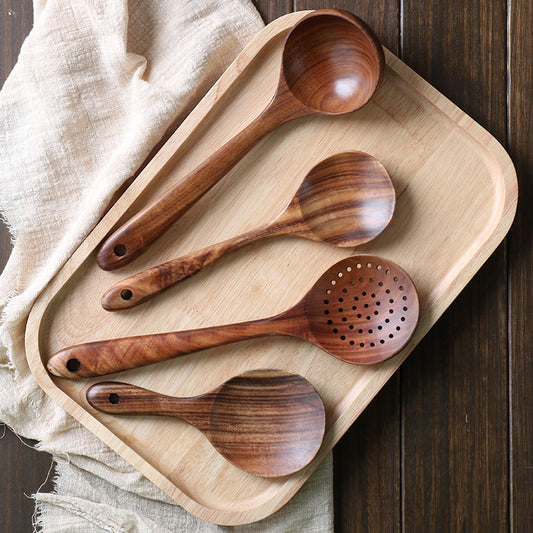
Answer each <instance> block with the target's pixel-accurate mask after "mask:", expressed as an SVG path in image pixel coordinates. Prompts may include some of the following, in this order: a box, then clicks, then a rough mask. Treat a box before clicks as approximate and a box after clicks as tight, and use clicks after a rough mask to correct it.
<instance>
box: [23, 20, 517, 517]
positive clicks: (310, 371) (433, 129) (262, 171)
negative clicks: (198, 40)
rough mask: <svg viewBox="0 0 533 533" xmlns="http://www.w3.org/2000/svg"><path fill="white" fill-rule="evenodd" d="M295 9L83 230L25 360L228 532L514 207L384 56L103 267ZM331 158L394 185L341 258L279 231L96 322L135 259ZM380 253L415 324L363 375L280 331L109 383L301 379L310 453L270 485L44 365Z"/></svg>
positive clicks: (503, 159)
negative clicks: (109, 245) (362, 93)
mask: <svg viewBox="0 0 533 533" xmlns="http://www.w3.org/2000/svg"><path fill="white" fill-rule="evenodd" d="M306 13H307V12H298V13H292V14H290V15H286V16H285V17H282V18H281V19H278V20H276V21H274V22H273V23H272V24H270V25H269V26H267V27H266V28H265V29H264V30H263V31H261V32H260V33H259V34H258V35H257V36H256V37H255V38H254V39H253V41H252V42H251V43H250V44H249V45H248V46H247V48H246V49H245V50H244V51H243V52H242V53H241V55H240V56H239V57H238V58H237V59H236V61H235V62H234V63H233V64H232V65H231V66H230V67H229V69H228V70H227V71H226V73H225V74H224V75H223V76H222V78H221V79H220V80H219V81H218V82H217V83H216V84H215V86H214V87H213V88H212V90H211V91H210V92H209V93H208V94H207V95H206V97H205V98H204V99H203V100H202V102H200V104H199V105H198V106H197V107H196V109H195V110H194V111H193V112H192V113H191V115H190V116H189V117H188V118H187V120H186V121H185V122H184V123H183V124H182V125H181V126H180V128H179V129H178V130H177V132H176V133H175V134H174V135H173V136H172V137H171V139H170V140H169V141H168V142H167V143H166V144H165V145H164V147H163V148H162V149H161V150H160V151H159V152H158V154H157V155H156V156H155V157H154V158H153V159H152V161H151V162H150V163H149V164H148V166H147V167H146V168H145V170H144V171H143V172H142V173H141V174H140V175H139V177H138V178H137V179H136V181H135V182H134V183H133V185H132V186H130V188H129V189H128V190H127V191H126V193H125V194H124V195H123V196H122V197H121V198H120V200H119V201H118V202H117V203H116V204H115V206H114V207H113V208H112V209H111V210H110V211H109V213H108V214H107V215H106V216H105V217H104V218H103V219H102V221H101V222H100V223H99V225H98V226H97V227H96V228H95V229H94V231H93V232H92V233H91V234H90V235H89V236H88V238H87V239H86V240H85V241H84V243H83V244H82V245H81V246H80V248H79V249H78V250H77V251H76V252H75V254H74V255H73V256H72V257H71V259H70V260H69V261H68V262H67V263H66V264H65V266H64V267H63V269H62V270H61V272H60V273H59V274H58V275H57V276H56V278H55V279H54V280H53V282H52V283H51V284H50V285H49V287H48V288H47V289H46V290H45V291H44V293H43V294H42V295H41V297H40V298H39V300H38V301H37V303H36V304H35V306H34V308H33V310H32V312H31V315H30V318H29V321H28V327H27V333H26V346H27V357H28V362H29V364H30V367H31V369H32V372H33V373H34V375H35V377H36V379H37V381H38V382H39V384H40V386H41V387H42V388H43V389H44V390H45V391H46V392H47V393H48V394H49V395H50V396H51V397H52V398H54V400H55V401H56V402H58V403H59V404H60V405H61V406H62V407H63V408H64V409H65V410H66V411H67V412H69V413H70V414H72V415H73V416H74V417H75V418H77V419H78V420H79V421H80V422H81V423H83V424H84V425H85V426H87V427H88V428H89V429H90V430H91V431H92V432H93V433H94V434H95V435H96V436H98V437H99V438H100V439H102V440H103V441H104V442H106V443H107V444H108V445H109V446H111V447H112V448H113V449H115V450H116V451H117V452H118V453H119V454H120V455H122V456H123V457H124V458H125V459H126V460H128V461H129V462H130V463H131V464H133V465H134V466H135V467H136V468H137V469H138V470H140V471H141V472H142V473H143V474H144V475H145V476H146V477H148V478H149V479H151V480H152V481H153V482H154V483H155V484H156V485H158V486H159V487H160V488H161V489H162V490H164V491H165V492H166V493H167V494H169V495H170V496H171V497H172V498H174V499H175V501H176V502H178V503H179V504H180V505H182V506H183V507H184V508H185V509H187V510H188V511H190V512H191V513H193V514H195V515H196V516H198V517H200V518H202V519H204V520H208V521H212V522H216V523H219V524H240V523H247V522H252V521H256V520H259V519H261V518H263V517H265V516H268V515H269V514H271V513H273V512H274V511H275V510H277V509H278V508H279V507H281V506H282V505H283V504H284V503H286V502H287V501H288V499H289V498H290V497H291V496H292V495H293V494H294V493H295V492H296V491H297V490H298V489H299V488H300V486H301V485H302V484H303V483H304V482H305V480H306V479H307V478H308V477H309V475H310V474H311V473H312V471H313V470H314V469H315V468H316V467H317V465H318V464H319V463H320V461H321V460H322V459H324V457H325V456H326V454H327V453H328V452H329V451H330V450H331V448H332V447H333V446H334V444H335V443H336V442H337V441H338V440H339V439H340V437H341V436H342V435H343V434H344V432H345V431H346V430H347V429H348V427H349V426H350V425H351V424H352V423H353V421H354V420H355V419H356V418H357V416H358V415H359V414H360V413H361V412H362V410H363V409H364V408H365V407H366V405H367V404H368V403H369V402H370V400H371V399H372V398H373V396H374V395H375V394H376V393H377V392H378V391H379V390H380V388H381V387H382V386H383V385H384V384H385V383H386V381H387V380H388V379H389V378H390V377H391V376H392V374H393V373H394V372H395V371H396V369H397V368H398V367H399V366H400V364H401V363H402V362H403V361H404V360H405V358H406V357H407V355H408V354H409V353H410V352H411V350H412V349H413V348H414V346H416V344H417V343H418V342H420V340H421V339H422V338H423V336H424V335H425V334H426V333H427V331H428V330H429V328H430V327H431V326H432V325H433V324H434V323H435V321H436V320H437V319H438V317H439V316H440V315H441V314H442V313H443V312H444V310H445V309H446V308H447V307H448V305H449V304H450V303H451V302H452V301H453V299H454V298H455V297H456V296H457V294H458V293H459V292H460V291H461V290H462V288H463V287H464V286H465V285H466V283H467V282H468V281H469V280H470V279H471V278H472V276H473V275H474V274H475V272H476V271H477V270H478V269H479V268H480V266H481V265H482V264H483V262H484V261H485V260H486V259H487V258H488V257H489V255H490V254H491V253H492V251H493V250H494V249H495V248H496V246H497V245H498V244H499V243H500V241H501V240H502V239H503V237H504V235H505V233H506V232H507V230H508V228H509V226H510V224H511V222H512V219H513V216H514V212H515V208H516V195H517V189H516V175H515V172H514V168H513V166H512V163H511V161H510V159H509V157H508V156H507V154H506V153H505V151H504V150H503V148H502V147H501V146H500V145H499V144H498V142H497V141H496V140H495V139H494V138H493V137H492V136H491V135H490V134H489V133H487V132H486V131H485V130H484V129H483V128H481V127H480V126H479V125H478V124H476V123H475V122H474V121H473V120H472V119H471V118H469V117H468V116H467V115H465V114H464V113H463V112H462V111H461V110H460V109H459V108H457V107H456V106H455V105H454V104H452V103H451V102H450V101H449V100H447V99H446V98H445V97H443V96H442V95H441V94H440V93H438V91H436V90H435V89H434V88H433V87H431V86H430V85H429V84H428V83H426V82H425V81H424V80H422V79H421V78H420V77H419V76H418V75H416V74H415V73H414V72H413V71H411V70H410V69H409V68H408V67H407V66H406V65H405V64H404V63H402V62H401V61H400V60H399V59H398V58H396V57H395V56H394V55H392V54H391V53H390V52H388V51H386V60H387V68H386V72H385V76H384V80H383V83H382V86H381V87H380V88H379V89H378V91H377V93H376V95H375V97H374V98H373V99H372V101H371V102H370V103H369V104H367V106H365V107H364V108H363V109H361V110H359V111H356V112H354V113H352V114H349V115H346V116H337V117H331V116H329V117H306V118H302V119H298V120H295V121H293V122H291V123H288V124H286V125H285V126H282V127H281V128H279V129H278V130H276V131H275V132H274V133H272V134H271V135H269V136H268V137H267V138H266V139H264V140H263V141H262V142H261V143H260V144H259V145H258V146H256V147H255V148H254V149H253V150H252V151H251V152H250V153H249V154H248V155H247V156H246V157H245V158H244V159H243V160H242V161H241V162H240V163H239V164H238V165H237V166H236V167H235V168H234V169H233V170H232V171H231V172H230V173H229V174H228V175H227V176H226V177H225V178H224V179H223V180H222V181H221V182H220V183H219V184H218V185H217V186H215V187H214V188H213V189H212V190H211V191H210V192H209V193H208V194H207V195H206V196H205V197H204V198H202V199H201V200H200V201H199V202H198V203H197V204H196V205H195V206H194V207H193V208H192V209H191V210H190V211H189V212H188V213H187V214H186V215H185V216H183V217H182V218H181V219H180V220H179V221H177V222H176V223H175V224H174V226H173V227H172V228H171V230H170V231H169V232H167V234H166V235H165V236H164V237H162V238H161V239H159V241H157V242H156V243H155V244H154V245H153V246H151V247H150V248H149V249H148V250H147V251H146V252H145V253H144V254H143V256H141V257H140V258H139V259H137V260H136V261H134V262H133V263H131V264H130V265H128V266H126V267H123V268H121V269H118V270H116V271H111V272H104V271H102V270H100V269H99V268H98V267H97V265H96V262H95V255H96V251H97V248H98V245H99V243H100V242H101V241H102V239H103V238H104V237H105V236H106V235H107V234H108V233H109V232H110V231H111V230H112V229H113V228H116V227H118V225H120V223H121V222H123V221H124V220H126V219H127V218H128V217H129V216H131V215H132V214H133V213H135V212H136V211H138V210H139V209H140V208H141V207H143V206H144V205H146V203H148V202H149V201H150V200H152V199H153V198H155V197H156V196H157V195H159V194H160V193H161V192H162V191H164V190H165V189H166V188H167V187H168V186H169V185H171V184H172V183H175V182H176V181H177V180H179V178H180V177H181V176H184V175H185V174H186V173H187V172H188V171H189V170H192V169H193V168H194V167H195V166H196V165H197V164H198V163H199V162H200V161H202V160H203V159H204V158H205V157H207V156H208V155H210V154H211V153H213V152H214V150H216V149H217V148H218V147H219V146H221V145H222V144H223V143H224V142H225V141H226V140H228V139H229V138H231V136H232V135H233V134H235V133H237V132H238V131H239V130H240V129H241V128H242V127H243V126H244V125H246V124H247V123H249V122H250V121H251V120H252V119H253V118H254V117H255V116H256V115H257V114H258V113H259V112H260V111H261V110H262V109H263V108H264V107H265V106H266V104H267V103H268V101H269V100H270V98H271V96H272V94H273V93H274V90H275V88H276V85H277V81H278V73H279V63H280V57H281V48H282V43H283V39H284V37H285V35H286V33H287V31H288V30H289V29H290V27H292V25H294V23H295V22H297V21H298V20H299V18H301V17H302V16H304V15H305V14H306ZM346 150H361V151H365V152H368V153H369V154H371V155H373V156H374V157H376V158H377V159H378V160H380V161H381V163H382V164H383V165H384V166H385V167H386V168H387V170H388V171H389V173H390V175H391V177H392V179H393V182H394V185H395V188H396V192H397V197H398V200H397V207H396V212H395V214H394V216H393V219H392V221H391V223H390V225H389V227H388V228H387V229H386V230H385V231H384V232H383V233H382V234H381V235H380V236H379V237H378V238H377V239H375V240H374V241H372V242H371V243H368V244H366V245H364V246H361V247H359V248H358V249H356V250H349V249H341V248H335V247H333V246H330V245H327V244H323V243H317V242H312V241H307V240H304V239H297V238H290V237H281V238H276V239H271V240H269V241H265V242H261V243H257V244H254V245H251V246H248V247H246V248H244V249H242V250H240V251H238V252H236V253H234V254H232V255H230V256H228V257H226V258H225V259H223V260H221V261H219V262H218V263H216V264H215V265H213V266H211V267H209V268H207V269H206V270H205V271H203V272H201V273H199V274H197V275H196V276H193V277H192V278H191V279H189V280H186V281H184V282H182V283H180V284H178V285H176V286H174V287H172V288H170V289H169V290H167V291H165V292H164V293H162V294H161V295H159V296H157V297H156V298H155V299H154V300H152V301H150V302H147V303H145V304H142V305H140V306H139V307H136V308H133V309H130V310H126V311H121V312H116V313H109V312H106V311H104V310H103V309H102V307H101V306H100V297H101V295H102V294H103V292H104V291H105V290H106V289H107V288H109V287H110V286H111V285H113V284H114V283H116V282H117V281H119V280H120V279H122V278H124V277H126V276H129V275H131V274H133V273H136V272H138V271H139V270H142V269H144V268H146V267H149V266H152V265H154V264H158V263H161V262H163V261H166V260H168V259H171V258H174V257H178V256H180V255H183V254H185V253H187V252H189V251H192V250H195V249H198V248H201V247H204V246H206V245H208V244H211V243H213V242H218V241H220V240H223V239H226V238H229V237H231V236H234V235H237V234H238V233H241V232H242V231H244V230H247V229H251V228H253V227H255V226H257V225H259V224H261V223H263V222H265V221H267V220H268V219H270V218H271V217H273V216H275V215H276V214H277V213H278V212H279V211H280V210H281V209H282V208H283V207H284V206H285V204H286V203H287V202H288V200H289V199H290V198H291V197H292V195H293V193H294V192H295V191H296V190H297V188H298V186H299V184H300V181H301V180H302V179H303V177H304V176H305V175H306V173H307V172H308V171H309V170H310V169H311V168H312V167H313V166H314V165H316V164H317V163H318V162H319V161H321V160H322V159H324V158H326V157H328V156H330V155H333V154H334V153H338V152H342V151H346ZM354 252H355V253H365V254H367V253H370V254H376V255H381V256H383V257H386V258H388V259H390V260H392V261H394V262H395V263H397V264H398V265H400V266H401V267H402V268H404V269H405V270H406V271H407V272H408V273H409V275H410V276H411V277H412V279H413V281H414V282H415V284H416V286H417V289H418V291H419V294H420V310H421V315H420V322H419V325H418V328H417V330H416V332H415V335H414V337H413V339H412V340H411V342H410V343H409V344H408V346H407V347H406V348H405V349H404V350H403V351H402V352H401V353H400V354H399V355H397V356H396V357H394V358H392V359H391V360H389V361H386V362H384V363H381V364H377V365H369V366H364V367H363V366H357V365H350V364H347V363H344V362H342V361H339V360H337V359H335V358H333V357H331V356H329V355H327V354H326V353H325V352H323V351H322V350H320V349H318V348H316V347H314V346H312V345H310V344H309V343H306V342H304V341H300V340H297V339H293V338H288V337H287V338H285V337H271V338H264V339H255V340H251V341H245V342H241V343H237V344H233V345H228V346H222V347H218V348H213V349H211V350H206V351H204V352H200V353H197V354H191V355H189V356H186V357H182V358H178V359H176V360H173V361H168V362H165V363H159V364H156V365H151V366H149V367H145V368H140V369H136V370H132V371H127V372H123V373H120V374H115V375H114V376H112V377H113V378H116V379H117V380H122V381H126V382H129V383H133V384H137V385H141V386H143V387H145V388H151V389H154V390H157V391H159V392H162V393H164V394H170V395H176V396H188V395H196V394H201V393H203V392H206V391H208V390H210V389H213V388H215V387H216V386H217V385H219V384H220V383H222V382H223V381H225V380H226V379H228V378H230V377H232V376H234V375H236V374H239V373H241V372H245V371H248V370H253V369H261V368H277V369H282V370H289V371H291V372H296V373H299V374H301V375H303V376H304V377H306V378H307V379H308V380H309V381H310V382H311V383H312V384H313V385H314V386H315V388H316V389H317V390H318V392H319V393H320V395H321V396H322V399H323V401H324V404H325V406H326V410H327V429H326V437H325V440H324V444H323V446H322V448H321V451H320V452H319V454H318V455H317V457H316V458H315V460H313V462H312V463H311V464H310V465H309V466H308V467H306V468H305V469H304V470H302V471H301V472H298V473H296V474H294V475H292V476H287V477H284V478H279V479H262V478H259V477H256V476H253V475H251V474H247V473H245V472H243V471H241V470H239V469H238V468H237V467H235V466H233V465H231V464H230V463H229V462H228V461H226V460H225V459H223V458H222V457H221V456H220V455H218V454H217V452H216V451H214V449H213V448H212V447H211V445H210V444H209V443H208V442H207V440H206V439H205V438H204V437H203V436H202V434H201V433H199V432H198V431H197V430H195V429H194V428H192V427H190V426H188V425H187V424H186V423H185V422H181V421H179V420H176V419H170V418H166V417H133V416H124V417H113V416H110V415H105V414H102V413H99V412H97V411H95V410H94V409H92V408H91V407H90V406H89V405H88V404H87V402H86V400H85V391H86V389H87V388H88V386H89V385H90V384H92V383H94V382H96V381H100V380H101V378H95V379H88V380H81V381H70V380H65V379H59V378H54V377H52V376H50V375H49V374H48V373H47V372H46V369H45V365H46V361H47V360H48V358H49V357H50V356H51V355H52V354H53V353H54V352H56V351H57V350H59V349H61V348H64V347H66V346H69V345H72V344H77V343H81V342H86V341H91V340H100V339H105V338H112V337H118V336H126V335H141V334H145V333H156V332H162V331H174V330H179V329H189V328H196V327H204V326H210V325H215V324H223V323H229V322H235V321H241V320H249V319H254V318H263V317H266V316H270V315H273V314H275V313H278V312H281V311H283V310H285V309H287V308H288V307H290V306H291V305H293V304H294V303H295V302H297V301H298V300H299V299H300V298H301V297H302V296H303V295H304V294H305V293H306V292H307V290H308V289H309V288H310V287H311V285H312V284H313V283H314V281H315V280H316V279H317V278H318V277H319V276H320V274H321V273H322V272H323V271H324V270H326V269H327V268H328V267H329V266H331V265H332V264H334V263H335V262H337V261H338V260H340V259H342V258H344V257H346V256H348V255H351V254H352V253H354Z"/></svg>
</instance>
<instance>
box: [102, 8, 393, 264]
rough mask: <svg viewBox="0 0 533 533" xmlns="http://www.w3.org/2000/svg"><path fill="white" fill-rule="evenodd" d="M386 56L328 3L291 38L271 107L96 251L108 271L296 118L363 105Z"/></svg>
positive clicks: (360, 26) (362, 27) (368, 33)
mask: <svg viewBox="0 0 533 533" xmlns="http://www.w3.org/2000/svg"><path fill="white" fill-rule="evenodd" d="M384 63H385V59H384V56H383V50H382V48H381V45H380V43H379V42H378V40H377V39H376V37H375V35H374V33H373V32H372V30H371V29H370V28H369V27H368V26H367V25H366V24H365V23H364V22H363V21H362V20H360V19H359V18H357V17H355V16H354V15H352V14H351V13H348V12H344V11H339V10H333V9H324V10H319V11H315V12H311V13H310V14H309V15H307V16H306V17H304V18H303V19H302V20H301V21H299V23H298V24H297V25H295V27H294V28H292V29H291V30H290V32H289V34H288V35H287V37H286V40H285V42H284V45H283V53H282V57H281V66H280V77H279V83H278V87H277V89H276V92H275V94H274V96H273V98H272V100H271V101H270V102H269V104H268V105H267V107H266V108H265V109H264V110H263V111H262V112H261V113H260V114H259V116H258V117H257V118H255V119H254V120H253V121H252V122H251V123H250V124H248V125H247V126H246V127H245V128H244V129H243V130H241V131H240V132H239V133H238V134H237V135H235V136H234V137H233V138H232V139H231V140H229V141H228V142H227V143H226V144H225V145H224V146H222V147H221V148H219V150H218V151H217V152H215V153H214V154H213V155H211V156H209V157H208V158H207V159H205V160H204V161H203V162H202V163H201V164H200V165H199V166H198V167H197V168H196V169H195V170H193V171H192V172H191V173H189V174H187V175H186V176H185V177H183V178H182V179H180V181H179V182H178V183H177V184H175V185H173V186H172V187H170V188H169V189H168V190H166V191H165V193H164V194H163V195H161V196H160V197H159V198H157V199H156V200H155V201H154V202H152V203H151V204H150V205H149V206H147V207H146V208H144V209H143V210H142V211H141V212H139V213H137V214H136V215H135V216H134V217H133V218H132V219H130V220H128V221H127V222H126V223H125V224H124V225H123V226H121V227H120V228H119V229H118V230H116V231H115V232H114V233H113V234H112V235H111V236H110V237H109V238H108V239H107V240H106V241H105V242H104V244H103V245H102V247H101V248H100V250H99V252H98V255H97V262H98V265H99V266H100V267H101V268H103V269H104V270H111V269H113V268H118V267H120V266H123V265H125V264H127V263H129V262H130V261H132V260H133V259H135V258H136V257H138V256H139V255H140V254H141V253H142V251H143V250H144V249H145V248H146V246H148V245H149V244H151V243H152V242H153V241H155V240H156V239H157V238H159V237H160V236H161V235H162V234H163V233H164V232H165V231H167V230H168V229H169V228H170V226H171V225H172V223H173V222H174V221H175V220H176V219H178V218H179V217H180V216H181V215H183V213H184V212H185V211H187V210H188V209H189V208H190V207H191V205H192V204H194V203H195V202H196V201H197V200H198V198H200V197H201V196H202V195H204V194H205V193H206V192H207V191H208V190H209V189H211V187H213V186H214V185H215V184H216V183H217V182H218V181H219V180H220V179H221V178H222V177H224V176H225V175H226V174H227V172H228V171H229V170H230V169H232V168H233V167H234V166H235V165H236V164H237V162H238V161H239V160H240V159H242V157H243V156H244V155H245V154H246V153H247V152H248V151H249V150H250V149H251V148H252V147H254V146H255V145H256V144H257V143H258V142H259V141H260V140H261V139H263V137H265V136H266V135H268V134H269V133H271V132H272V131H274V130H275V129H277V128H279V127H280V126H282V125H283V124H285V123H287V122H289V121H291V120H294V119H296V118H300V117H304V116H307V115H313V114H326V115H337V114H344V113H349V112H352V111H355V110H357V109H360V108H361V107H363V106H364V105H365V104H366V103H367V102H368V101H369V99H370V98H371V97H372V95H373V94H374V92H375V90H376V88H377V86H378V85H379V82H380V81H381V78H382V75H383V68H384Z"/></svg>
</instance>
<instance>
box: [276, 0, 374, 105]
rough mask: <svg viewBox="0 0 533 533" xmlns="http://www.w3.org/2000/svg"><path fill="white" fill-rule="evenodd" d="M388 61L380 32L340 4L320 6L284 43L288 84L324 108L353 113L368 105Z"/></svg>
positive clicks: (298, 95)
mask: <svg viewBox="0 0 533 533" xmlns="http://www.w3.org/2000/svg"><path fill="white" fill-rule="evenodd" d="M384 66H385V58H384V54H383V48H382V47H381V45H380V43H379V41H378V39H377V37H376V35H375V34H374V32H373V31H372V30H371V29H370V28H369V27H368V26H367V25H366V24H365V22H363V21H362V20H361V19H360V18H359V17H356V16H355V15H353V14H351V13H348V12H346V11H342V10H338V9H322V10H318V11H315V12H313V13H310V14H309V15H307V16H306V17H304V18H303V19H301V20H300V21H299V22H298V23H297V24H296V25H295V26H294V27H293V28H292V30H291V31H290V33H289V34H288V36H287V38H286V41H285V44H284V48H283V59H282V77H283V78H284V80H285V83H286V84H287V87H288V88H289V90H290V92H291V93H292V95H293V96H294V97H295V98H296V99H297V100H298V101H300V102H301V103H302V104H304V105H305V106H307V107H308V108H310V109H313V110H315V111H316V112H319V113H325V114H339V113H347V112H350V111H355V110H356V109H359V108H360V107H362V106H364V105H365V104H366V103H367V102H368V100H370V98H371V97H372V95H373V94H374V92H375V90H376V88H377V86H378V85H379V82H380V80H381V78H382V75H383V70H384Z"/></svg>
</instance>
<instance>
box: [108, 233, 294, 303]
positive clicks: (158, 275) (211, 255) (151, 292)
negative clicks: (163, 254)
mask: <svg viewBox="0 0 533 533" xmlns="http://www.w3.org/2000/svg"><path fill="white" fill-rule="evenodd" d="M284 229H285V226H283V227H282V226H280V225H279V224H268V225H265V226H261V227H260V228H257V229H255V230H252V231H249V232H247V233H243V234H242V235H239V236H237V237H233V238H231V239H227V240H225V241H223V242H220V243H216V244H213V245H211V246H207V247H205V248H203V249H201V250H197V251H194V252H191V253H190V254H187V255H185V256H183V257H180V258H178V259H173V260H171V261H168V262H166V263H163V264H161V265H157V266H155V267H152V268H149V269H146V270H143V271H142V272H139V273H138V274H134V275H133V276H130V277H129V278H126V279H123V280H121V281H119V282H118V283H116V284H115V285H113V286H112V287H111V288H110V289H109V290H108V291H107V292H106V293H105V294H104V295H103V296H102V307H104V309H107V310H108V311H116V310H118V309H126V308H130V307H134V306H136V305H139V304H140V303H142V302H144V301H146V300H148V299H150V298H152V297H153V296H155V295H156V294H158V293H160V292H161V291H163V290H164V289H166V288H167V287H170V286H171V285H174V284H175V283H178V282H179V281H183V280H184V279H186V278H188V277H190V276H192V275H193V274H196V273H197V272H199V271H200V270H203V269H204V268H205V267H207V266H208V265H210V264H212V263H214V262H215V261H217V260H218V259H220V258H221V257H223V256H224V255H227V254H229V253H231V252H234V251H236V250H238V249H239V248H242V247H243V246H246V245H247V244H250V243H251V242H255V241H258V240H260V239H265V238H267V237H273V236H275V235H279V234H280V233H284Z"/></svg>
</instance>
